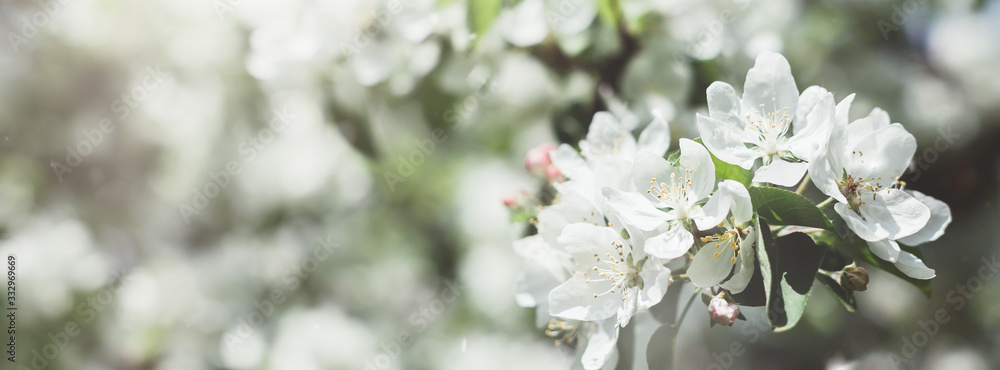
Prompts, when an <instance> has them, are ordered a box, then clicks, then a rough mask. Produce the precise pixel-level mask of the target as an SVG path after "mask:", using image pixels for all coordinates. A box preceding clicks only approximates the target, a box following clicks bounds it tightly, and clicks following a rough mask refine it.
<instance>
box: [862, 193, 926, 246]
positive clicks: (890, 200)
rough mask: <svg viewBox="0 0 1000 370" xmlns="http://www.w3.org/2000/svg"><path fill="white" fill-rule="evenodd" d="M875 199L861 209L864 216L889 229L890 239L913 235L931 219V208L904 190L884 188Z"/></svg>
mask: <svg viewBox="0 0 1000 370" xmlns="http://www.w3.org/2000/svg"><path fill="white" fill-rule="evenodd" d="M875 199H876V200H875V201H874V202H867V201H866V202H865V204H863V205H861V207H860V208H859V210H860V211H861V215H862V216H864V217H865V218H867V219H870V220H873V221H874V222H877V223H878V224H879V226H880V227H882V228H884V229H885V230H886V231H888V232H889V239H893V240H896V239H899V238H902V237H905V236H909V235H913V233H916V232H917V231H920V229H922V228H923V227H924V226H925V225H927V221H928V220H930V217H931V211H930V209H928V208H927V206H925V205H924V204H923V203H921V202H920V201H919V200H917V199H916V198H914V197H912V196H910V194H907V193H906V192H904V191H902V190H898V189H889V190H884V191H882V192H880V193H878V194H877V195H876V196H875Z"/></svg>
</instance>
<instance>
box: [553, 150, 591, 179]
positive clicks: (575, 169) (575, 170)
mask: <svg viewBox="0 0 1000 370" xmlns="http://www.w3.org/2000/svg"><path fill="white" fill-rule="evenodd" d="M549 158H550V159H551V160H552V164H553V165H555V166H556V168H557V169H559V172H561V173H562V174H563V175H564V176H566V178H568V179H580V178H586V177H592V176H593V171H591V169H590V166H588V165H587V162H586V161H584V160H583V158H582V157H580V153H577V152H576V150H575V149H573V147H571V146H569V144H562V145H560V146H559V148H557V149H556V150H553V151H551V152H549Z"/></svg>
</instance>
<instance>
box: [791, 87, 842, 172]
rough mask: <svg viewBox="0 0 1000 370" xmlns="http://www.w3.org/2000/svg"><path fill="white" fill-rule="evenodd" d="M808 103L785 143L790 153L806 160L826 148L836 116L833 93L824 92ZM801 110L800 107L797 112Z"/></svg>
mask: <svg viewBox="0 0 1000 370" xmlns="http://www.w3.org/2000/svg"><path fill="white" fill-rule="evenodd" d="M810 104H811V106H810V107H809V112H808V114H806V115H805V117H804V118H803V119H802V120H801V121H795V122H794V125H795V129H796V130H795V135H794V136H792V137H791V138H789V139H788V144H787V145H788V147H789V149H790V150H791V151H792V154H795V156H796V157H798V158H800V159H804V160H807V161H811V160H813V159H814V158H816V157H817V156H818V155H819V154H820V153H822V152H825V151H826V150H827V146H828V145H829V141H830V134H831V133H832V131H833V126H834V121H835V120H836V118H837V117H836V107H835V106H834V103H833V94H830V93H826V94H825V95H823V96H821V97H819V101H817V102H815V103H812V102H810ZM802 111H803V109H802V107H800V108H799V112H800V113H801V112H802ZM800 128H801V129H800ZM796 182H798V181H796Z"/></svg>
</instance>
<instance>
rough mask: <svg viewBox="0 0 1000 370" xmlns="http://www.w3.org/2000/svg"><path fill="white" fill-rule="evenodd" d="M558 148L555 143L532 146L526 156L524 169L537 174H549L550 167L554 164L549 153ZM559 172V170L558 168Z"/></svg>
mask: <svg viewBox="0 0 1000 370" xmlns="http://www.w3.org/2000/svg"><path fill="white" fill-rule="evenodd" d="M555 149H556V145H555V144H551V143H550V144H542V145H539V146H537V147H534V148H532V149H531V150H529V151H528V154H526V155H525V156H524V169H526V170H528V172H531V173H533V174H535V175H536V176H547V174H548V172H549V170H548V168H549V167H550V166H552V159H550V158H549V153H550V152H552V151H553V150H555ZM557 172H558V170H557Z"/></svg>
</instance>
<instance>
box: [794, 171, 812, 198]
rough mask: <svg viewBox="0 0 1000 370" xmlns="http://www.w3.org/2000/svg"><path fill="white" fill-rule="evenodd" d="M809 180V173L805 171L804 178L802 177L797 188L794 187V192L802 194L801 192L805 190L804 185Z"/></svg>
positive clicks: (807, 183)
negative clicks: (800, 183)
mask: <svg viewBox="0 0 1000 370" xmlns="http://www.w3.org/2000/svg"><path fill="white" fill-rule="evenodd" d="M809 181H810V178H809V174H808V173H807V174H806V177H805V178H804V179H802V185H799V188H798V189H795V194H799V195H802V192H803V191H805V190H806V186H808V185H809Z"/></svg>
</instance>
